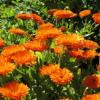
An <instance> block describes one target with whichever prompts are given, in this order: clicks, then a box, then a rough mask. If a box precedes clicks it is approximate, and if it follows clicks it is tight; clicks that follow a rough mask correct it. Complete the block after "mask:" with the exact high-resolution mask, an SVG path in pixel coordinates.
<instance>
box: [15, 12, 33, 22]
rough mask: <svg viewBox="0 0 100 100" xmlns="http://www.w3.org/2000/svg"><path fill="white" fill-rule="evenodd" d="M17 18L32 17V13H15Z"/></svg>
mask: <svg viewBox="0 0 100 100" xmlns="http://www.w3.org/2000/svg"><path fill="white" fill-rule="evenodd" d="M16 18H17V19H24V20H25V19H32V14H21V13H20V14H17V15H16Z"/></svg>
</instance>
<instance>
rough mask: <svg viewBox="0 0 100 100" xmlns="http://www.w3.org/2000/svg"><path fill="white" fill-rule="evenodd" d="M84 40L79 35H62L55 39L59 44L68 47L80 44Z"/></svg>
mask: <svg viewBox="0 0 100 100" xmlns="http://www.w3.org/2000/svg"><path fill="white" fill-rule="evenodd" d="M82 40H84V38H83V37H82V36H81V35H78V34H62V35H60V36H58V37H57V38H56V39H55V42H56V43H57V44H62V45H66V46H68V47H70V46H73V47H74V45H75V44H77V43H80V42H81V41H82Z"/></svg>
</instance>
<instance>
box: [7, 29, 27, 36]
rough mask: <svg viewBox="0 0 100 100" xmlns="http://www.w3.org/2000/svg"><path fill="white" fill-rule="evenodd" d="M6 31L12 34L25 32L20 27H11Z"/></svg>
mask: <svg viewBox="0 0 100 100" xmlns="http://www.w3.org/2000/svg"><path fill="white" fill-rule="evenodd" d="M8 31H9V32H11V33H12V34H19V35H24V34H27V32H25V31H24V30H22V29H20V28H11V29H9V30H8Z"/></svg>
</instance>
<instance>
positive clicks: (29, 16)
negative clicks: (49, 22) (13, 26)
mask: <svg viewBox="0 0 100 100" xmlns="http://www.w3.org/2000/svg"><path fill="white" fill-rule="evenodd" d="M16 18H18V19H24V20H26V19H31V20H34V21H36V22H37V23H39V24H43V23H44V21H43V19H42V18H41V17H40V16H39V15H37V14H17V15H16Z"/></svg>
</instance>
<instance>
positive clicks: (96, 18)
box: [92, 12, 100, 24]
mask: <svg viewBox="0 0 100 100" xmlns="http://www.w3.org/2000/svg"><path fill="white" fill-rule="evenodd" d="M92 18H93V20H94V22H95V23H97V24H100V12H99V13H95V14H93V15H92Z"/></svg>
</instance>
